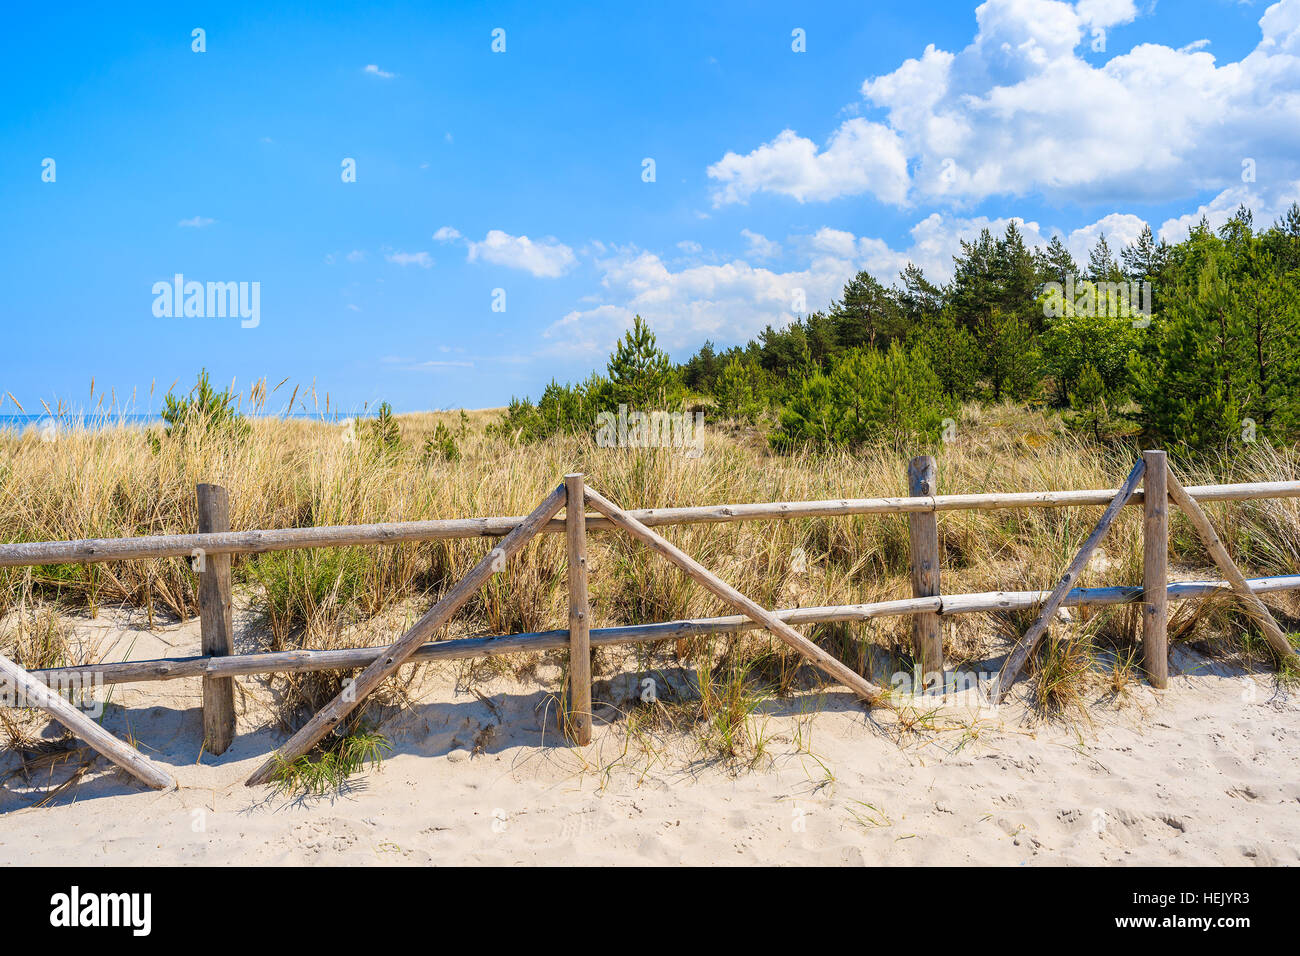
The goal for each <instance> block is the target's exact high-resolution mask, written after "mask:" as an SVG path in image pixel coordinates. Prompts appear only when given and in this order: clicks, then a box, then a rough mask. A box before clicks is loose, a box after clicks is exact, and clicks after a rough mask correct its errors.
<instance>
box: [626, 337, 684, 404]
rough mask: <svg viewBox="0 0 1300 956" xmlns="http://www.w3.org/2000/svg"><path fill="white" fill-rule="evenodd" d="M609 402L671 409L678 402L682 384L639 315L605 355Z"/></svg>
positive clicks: (680, 397)
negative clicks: (612, 351) (606, 357)
mask: <svg viewBox="0 0 1300 956" xmlns="http://www.w3.org/2000/svg"><path fill="white" fill-rule="evenodd" d="M608 369H609V401H610V404H611V405H619V404H625V405H627V407H628V408H629V409H634V410H636V411H643V412H649V411H653V410H663V411H672V410H675V409H676V406H678V405H680V404H681V401H682V386H681V382H680V380H679V378H678V376H677V372H676V370H675V369H674V368H673V365H672V362H671V361H670V360H669V358H668V354H667V353H666V352H664V351H663V350H662V349H660V348H659V347H658V345H657V344H656V342H655V335H654V333H653V332H651V331H650V326H649V325H647V324H646V323H645V321H644V320H643V319H642V318H641V316H639V315H638V316H636V317H635V318H634V319H633V323H632V328H630V329H629V330H628V331H627V332H626V333H624V335H623V337H622V338H621V339H619V341H618V345H617V346H615V348H614V353H613V354H612V355H610V357H609V365H608Z"/></svg>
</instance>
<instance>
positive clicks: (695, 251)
mask: <svg viewBox="0 0 1300 956" xmlns="http://www.w3.org/2000/svg"><path fill="white" fill-rule="evenodd" d="M677 248H678V249H680V250H682V252H684V253H686V254H687V255H691V256H695V255H699V254H700V253H701V252H703V251H704V247H703V246H702V245H700V244H699V243H698V242H696V241H695V240H693V239H683V240H682V241H681V242H679V243H677Z"/></svg>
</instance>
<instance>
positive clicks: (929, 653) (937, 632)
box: [907, 455, 943, 686]
mask: <svg viewBox="0 0 1300 956" xmlns="http://www.w3.org/2000/svg"><path fill="white" fill-rule="evenodd" d="M936 484H937V481H936V476H935V462H934V456H933V455H918V456H917V457H915V458H913V459H912V461H911V463H910V464H909V465H908V466H907V488H908V493H909V494H910V495H911V496H912V497H913V498H933V497H934V495H935V493H936V491H937V488H936ZM907 531H908V544H909V550H910V554H911V567H912V596H913V597H935V596H937V595H938V594H939V520H938V517H937V515H936V514H935V513H934V512H933V511H916V512H913V513H911V514H909V515H908V516H907ZM912 655H913V659H914V660H915V661H916V663H917V665H918V666H919V667H920V668H921V680H922V684H923V686H924V682H925V681H926V680H927V678H928V676H929V675H930V674H934V673H937V672H939V671H942V670H943V619H942V618H941V617H940V616H939V615H938V614H934V613H931V612H926V613H924V614H918V615H916V616H915V617H914V618H912Z"/></svg>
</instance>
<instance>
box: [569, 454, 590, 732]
mask: <svg viewBox="0 0 1300 956" xmlns="http://www.w3.org/2000/svg"><path fill="white" fill-rule="evenodd" d="M564 492H565V497H564V523H565V526H566V529H567V531H568V546H569V713H568V715H567V717H568V720H567V722H566V726H567V728H568V732H569V733H570V734H571V735H572V736H573V741H574V743H577V744H582V745H584V746H585V745H586V744H589V743H591V604H590V601H589V600H588V598H587V493H586V490H585V488H584V487H583V477H582V475H581V474H571V475H565V476H564Z"/></svg>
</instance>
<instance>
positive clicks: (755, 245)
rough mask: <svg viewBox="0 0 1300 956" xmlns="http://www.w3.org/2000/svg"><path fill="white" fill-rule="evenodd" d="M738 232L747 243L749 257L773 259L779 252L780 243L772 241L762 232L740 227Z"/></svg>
mask: <svg viewBox="0 0 1300 956" xmlns="http://www.w3.org/2000/svg"><path fill="white" fill-rule="evenodd" d="M740 234H741V235H742V236H744V237H745V241H746V242H748V243H749V249H748V252H749V256H750V258H751V259H775V258H776V257H777V256H779V255H780V254H781V243H779V242H773V241H772V240H771V239H769V238H767V236H765V235H763V234H762V233H758V232H750V231H749V230H748V229H742V230H740Z"/></svg>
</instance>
